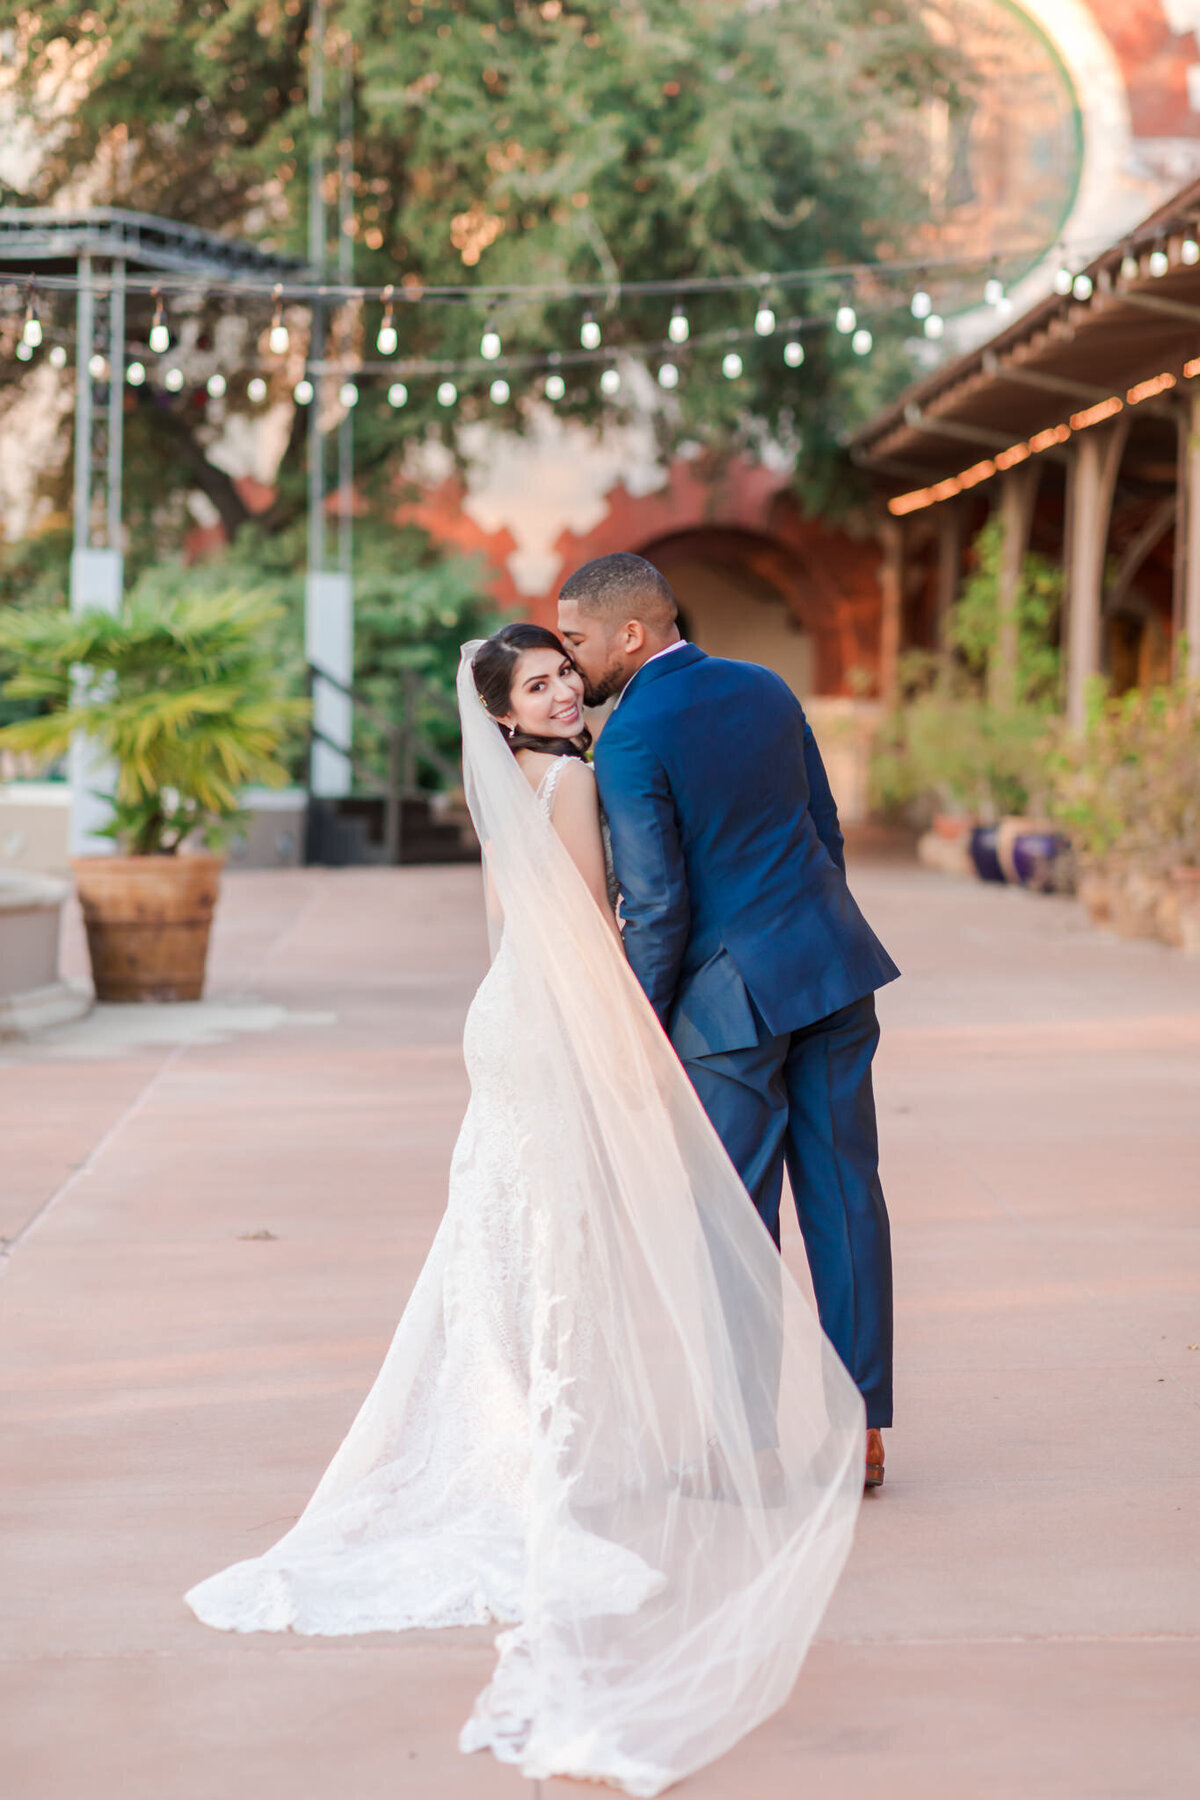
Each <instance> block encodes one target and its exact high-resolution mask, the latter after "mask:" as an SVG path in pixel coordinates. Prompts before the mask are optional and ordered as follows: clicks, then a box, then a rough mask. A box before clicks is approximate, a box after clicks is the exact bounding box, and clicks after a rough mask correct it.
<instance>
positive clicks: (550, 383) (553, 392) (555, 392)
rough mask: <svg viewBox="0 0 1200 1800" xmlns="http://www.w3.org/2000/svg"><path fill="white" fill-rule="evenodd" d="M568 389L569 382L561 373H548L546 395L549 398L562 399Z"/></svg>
mask: <svg viewBox="0 0 1200 1800" xmlns="http://www.w3.org/2000/svg"><path fill="white" fill-rule="evenodd" d="M566 391H567V384H566V382H565V381H564V380H563V378H562V376H561V375H547V377H546V384H545V389H544V392H545V395H546V398H547V400H561V399H562V398H563V396H564V394H565V393H566Z"/></svg>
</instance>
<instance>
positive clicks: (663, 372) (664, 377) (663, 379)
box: [658, 362, 679, 388]
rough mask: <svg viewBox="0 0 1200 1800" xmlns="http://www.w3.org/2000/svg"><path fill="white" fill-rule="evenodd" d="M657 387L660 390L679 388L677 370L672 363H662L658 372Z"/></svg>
mask: <svg viewBox="0 0 1200 1800" xmlns="http://www.w3.org/2000/svg"><path fill="white" fill-rule="evenodd" d="M658 385H659V387H661V388H674V387H678V386H679V370H678V369H677V368H676V367H675V364H674V363H672V362H665V363H663V365H662V367H661V368H660V369H659V371H658Z"/></svg>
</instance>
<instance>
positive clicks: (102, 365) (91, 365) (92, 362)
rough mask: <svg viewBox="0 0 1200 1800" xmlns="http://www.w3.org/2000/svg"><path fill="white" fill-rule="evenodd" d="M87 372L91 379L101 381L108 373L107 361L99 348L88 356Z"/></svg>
mask: <svg viewBox="0 0 1200 1800" xmlns="http://www.w3.org/2000/svg"><path fill="white" fill-rule="evenodd" d="M88 374H89V375H90V376H91V378H92V380H93V381H103V380H104V377H105V376H106V375H107V374H108V363H107V361H106V359H105V358H104V357H103V356H101V354H100V352H99V350H97V351H95V352H94V353H93V354H92V355H91V356H90V357H89V358H88Z"/></svg>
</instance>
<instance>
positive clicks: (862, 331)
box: [850, 325, 875, 356]
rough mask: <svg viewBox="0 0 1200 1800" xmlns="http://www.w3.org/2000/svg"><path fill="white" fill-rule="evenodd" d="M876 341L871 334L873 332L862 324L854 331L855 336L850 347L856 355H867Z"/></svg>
mask: <svg viewBox="0 0 1200 1800" xmlns="http://www.w3.org/2000/svg"><path fill="white" fill-rule="evenodd" d="M874 342H875V339H874V338H873V337H872V336H871V333H870V332H869V331H868V330H867V328H866V326H865V325H860V326H859V328H858V330H857V331H856V332H855V333H854V336H853V337H852V338H851V339H850V348H851V349H852V350H853V352H854V354H855V356H867V355H868V354H869V353H870V350H871V346H872V344H873V343H874Z"/></svg>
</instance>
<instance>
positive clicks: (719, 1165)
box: [187, 644, 864, 1795]
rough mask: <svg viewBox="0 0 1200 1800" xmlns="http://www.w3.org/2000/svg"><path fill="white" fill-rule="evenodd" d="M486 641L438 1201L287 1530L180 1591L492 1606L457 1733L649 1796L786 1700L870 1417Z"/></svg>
mask: <svg viewBox="0 0 1200 1800" xmlns="http://www.w3.org/2000/svg"><path fill="white" fill-rule="evenodd" d="M476 648H477V646H476V645H474V644H468V645H466V646H465V647H464V653H463V661H462V664H461V666H460V670H459V678H458V693H459V707H460V712H461V714H462V727H463V767H464V776H465V782H466V791H467V799H468V802H469V805H470V808H471V816H472V818H473V820H474V822H475V827H476V830H477V832H478V834H479V839H480V842H481V844H482V845H483V850H484V861H485V870H486V882H487V892H488V904H489V914H490V915H491V918H492V921H493V925H494V927H495V936H494V939H493V950H494V956H493V961H492V965H491V968H490V970H489V972H488V974H487V976H486V977H485V979H484V981H483V984H482V985H481V987H480V989H479V992H478V994H477V995H476V997H475V1000H474V1001H473V1003H472V1006H471V1011H470V1014H469V1015H468V1019H467V1029H466V1034H465V1038H464V1051H465V1054H466V1060H467V1066H468V1071H469V1073H470V1076H471V1085H472V1095H471V1104H470V1106H469V1108H468V1110H467V1116H466V1118H465V1120H464V1122H463V1128H462V1131H461V1133H460V1136H459V1140H458V1144H457V1146H456V1148H455V1153H454V1161H453V1164H452V1167H451V1174H450V1193H449V1202H448V1205H447V1209H446V1216H445V1218H444V1219H443V1221H442V1224H441V1226H440V1228H439V1230H438V1234H437V1237H436V1239H435V1242H434V1244H433V1246H432V1248H431V1250H430V1253H429V1257H428V1259H427V1261H426V1263H425V1266H424V1268H423V1269H422V1271H421V1275H420V1277H419V1279H418V1281H417V1283H416V1286H415V1287H414V1289H413V1292H412V1295H411V1297H410V1299H409V1302H408V1305H407V1306H406V1308H405V1311H404V1316H403V1318H402V1319H401V1321H400V1324H399V1327H398V1328H397V1331H396V1334H395V1337H394V1339H393V1341H392V1345H391V1348H390V1349H389V1351H388V1354H387V1357H386V1359H385V1361H384V1364H383V1367H382V1369H381V1370H380V1373H379V1375H378V1377H377V1379H376V1381H375V1383H374V1386H373V1387H372V1389H371V1391H370V1393H369V1394H368V1396H367V1398H366V1400H365V1401H364V1403H363V1405H362V1407H361V1409H360V1411H359V1413H358V1416H357V1418H356V1419H355V1420H354V1423H353V1424H352V1426H351V1428H350V1430H349V1432H348V1433H347V1436H346V1438H345V1440H344V1441H343V1443H342V1445H341V1447H340V1448H339V1450H338V1452H337V1454H336V1455H335V1456H334V1458H333V1461H332V1462H331V1463H330V1465H329V1467H328V1469H327V1470H326V1472H325V1474H324V1476H323V1477H322V1479H321V1482H320V1484H319V1486H318V1487H317V1490H316V1492H315V1493H314V1494H313V1497H312V1499H311V1500H310V1501H309V1503H308V1505H307V1506H306V1507H305V1509H304V1511H303V1513H302V1514H301V1516H300V1518H299V1519H298V1520H297V1522H296V1524H295V1525H294V1526H293V1527H292V1528H291V1530H290V1531H288V1532H287V1534H286V1535H285V1536H284V1537H283V1538H281V1539H280V1540H279V1542H278V1543H276V1544H274V1545H273V1546H272V1547H271V1548H270V1549H268V1550H267V1551H266V1552H265V1553H264V1554H262V1555H260V1556H257V1557H253V1558H251V1559H249V1560H248V1561H245V1562H240V1563H236V1564H234V1565H233V1566H232V1567H231V1568H229V1569H225V1570H223V1571H222V1572H221V1573H220V1574H218V1575H214V1576H212V1577H210V1578H209V1579H208V1580H206V1581H202V1582H201V1583H199V1585H198V1586H196V1587H194V1588H193V1589H192V1590H191V1591H190V1592H189V1594H188V1595H187V1601H188V1604H189V1605H190V1606H191V1607H192V1610H193V1611H194V1612H195V1613H196V1615H197V1616H198V1617H199V1618H200V1619H202V1620H203V1621H204V1622H205V1623H206V1624H209V1625H213V1626H216V1627H218V1628H220V1629H224V1630H233V1631H284V1630H294V1631H298V1632H303V1633H309V1634H314V1635H341V1634H346V1633H352V1632H364V1631H396V1630H404V1629H411V1628H413V1627H415V1626H425V1627H430V1628H433V1627H442V1626H452V1625H462V1624H468V1623H480V1622H483V1621H486V1620H488V1619H493V1620H496V1621H497V1622H499V1623H501V1624H503V1625H505V1626H507V1627H508V1629H507V1630H505V1631H504V1632H503V1633H502V1634H501V1635H500V1637H499V1638H498V1639H497V1648H498V1650H499V1658H498V1661H497V1664H496V1668H495V1671H494V1674H493V1677H492V1680H491V1682H490V1683H489V1684H488V1686H487V1687H486V1688H485V1690H484V1691H483V1693H482V1694H481V1695H480V1696H479V1699H478V1700H477V1702H476V1705H475V1709H474V1712H473V1714H472V1717H471V1719H470V1720H469V1721H468V1723H467V1724H466V1725H465V1726H464V1728H463V1732H462V1737H461V1740H460V1741H461V1744H462V1747H463V1749H465V1750H475V1749H484V1748H487V1749H490V1750H492V1751H493V1752H494V1753H495V1754H496V1755H497V1756H498V1757H500V1758H502V1759H503V1760H505V1761H507V1762H512V1763H516V1764H517V1765H519V1767H520V1768H521V1769H522V1771H523V1772H524V1773H525V1774H526V1775H527V1776H530V1777H532V1778H542V1777H549V1776H552V1775H565V1776H575V1777H579V1778H583V1779H591V1780H598V1781H608V1782H610V1783H613V1784H614V1785H616V1786H619V1787H623V1788H624V1789H625V1790H626V1791H627V1792H628V1793H630V1794H634V1795H654V1794H658V1793H660V1792H662V1790H663V1789H664V1788H666V1787H669V1786H670V1785H671V1783H672V1782H674V1781H677V1780H679V1779H680V1777H682V1776H684V1775H686V1774H688V1773H689V1772H690V1771H691V1770H693V1769H696V1768H698V1767H700V1766H701V1765H702V1764H704V1763H707V1762H710V1761H711V1760H712V1759H713V1758H714V1757H716V1756H718V1755H720V1754H721V1752H722V1751H724V1750H726V1749H728V1748H729V1746H730V1745H732V1744H733V1743H735V1742H736V1741H737V1739H738V1738H740V1737H741V1736H743V1734H744V1733H745V1732H747V1731H749V1730H750V1729H751V1728H752V1727H753V1726H754V1725H756V1724H758V1723H759V1721H760V1720H762V1719H764V1718H766V1717H767V1716H768V1715H769V1714H770V1713H772V1712H773V1711H774V1710H775V1709H776V1708H777V1707H779V1706H780V1705H782V1703H783V1701H784V1700H785V1699H786V1698H787V1695H788V1693H789V1691H790V1689H791V1687H792V1684H793V1682H794V1681H795V1678H796V1675H797V1673H798V1671H799V1668H800V1664H801V1662H802V1661H803V1658H804V1654H805V1652H806V1650H807V1648H808V1645H809V1642H810V1641H811V1639H812V1636H813V1633H814V1632H815V1630H816V1627H817V1624H818V1621H819V1619H820V1617H821V1613H822V1611H823V1609H824V1607H825V1604H826V1601H827V1600H828V1598H829V1595H830V1593H831V1591H832V1589H833V1586H834V1583H835V1582H836V1580H837V1577H838V1574H839V1572H840V1570H841V1568H842V1565H843V1563H844V1561H845V1558H846V1555H847V1553H848V1551H849V1548H850V1541H851V1537H852V1534H853V1530H854V1522H855V1517H856V1514H857V1509H858V1506H859V1503H860V1500H861V1496H862V1455H863V1432H864V1416H863V1408H862V1403H861V1401H860V1399H859V1396H858V1393H857V1391H856V1389H855V1387H854V1385H853V1383H852V1382H851V1380H850V1378H849V1376H848V1375H847V1373H846V1371H845V1369H844V1368H843V1366H842V1364H841V1362H840V1360H839V1359H838V1356H837V1354H836V1352H835V1351H834V1350H833V1348H832V1346H831V1345H830V1344H829V1343H828V1341H827V1340H826V1338H825V1337H824V1335H823V1333H822V1332H821V1330H820V1327H819V1326H818V1324H817V1321H816V1319H815V1317H814V1316H813V1313H812V1311H811V1309H810V1307H809V1306H808V1304H807V1302H806V1301H805V1300H804V1299H803V1298H802V1296H801V1294H800V1292H799V1290H798V1289H797V1288H796V1286H795V1285H794V1283H793V1282H792V1281H791V1279H790V1278H789V1276H788V1275H787V1272H786V1270H785V1269H784V1268H783V1266H782V1264H781V1262H780V1260H779V1257H778V1255H777V1253H776V1251H775V1248H774V1246H773V1245H772V1243H771V1240H770V1238H769V1237H768V1235H767V1233H766V1232H765V1231H764V1229H763V1227H762V1225H761V1223H760V1222H759V1219H758V1216H757V1214H756V1213H755V1211H754V1209H753V1207H752V1205H751V1203H750V1201H749V1199H748V1197H747V1195H746V1192H745V1190H744V1188H743V1187H742V1185H741V1183H740V1181H739V1179H738V1177H737V1175H736V1173H735V1171H734V1169H733V1166H732V1164H731V1163H730V1162H729V1159H728V1158H727V1156H726V1154H725V1151H724V1149H723V1148H722V1146H721V1143H720V1141H719V1139H718V1138H717V1136H716V1133H715V1132H714V1131H713V1129H712V1127H711V1125H710V1124H709V1122H708V1119H707V1117H706V1116H705V1114H704V1112H703V1110H702V1108H701V1106H700V1103H699V1101H698V1100H697V1098H696V1095H695V1093H694V1092H693V1090H692V1088H691V1086H690V1084H689V1082H688V1080H687V1077H686V1076H685V1075H684V1073H683V1069H682V1067H681V1065H680V1064H679V1062H678V1061H677V1060H676V1057H675V1054H674V1052H673V1051H672V1049H671V1047H670V1044H669V1043H668V1042H667V1040H666V1038H665V1037H664V1035H663V1033H662V1030H661V1028H660V1026H659V1024H658V1021H657V1019H656V1018H655V1015H654V1013H653V1011H652V1009H651V1008H650V1005H649V1003H648V1002H647V1000H646V999H645V996H644V995H643V993H642V990H641V988H640V987H639V985H638V983H637V981H636V979H635V977H634V975H633V974H632V972H631V970H630V969H629V967H628V964H627V963H626V961H625V958H624V956H623V954H622V952H621V949H620V946H619V944H618V942H617V940H616V937H615V935H614V933H613V931H612V930H611V928H610V926H609V924H608V923H607V922H606V921H605V919H604V917H603V916H602V914H601V912H600V910H599V908H598V907H597V905H596V903H595V901H594V900H593V898H592V896H591V894H590V892H589V891H588V888H587V887H586V885H585V883H584V882H583V880H582V878H581V877H580V875H579V873H578V871H577V869H576V868H575V865H574V863H573V862H572V861H571V858H570V856H569V855H568V854H567V851H566V850H565V848H564V846H563V845H562V843H561V842H560V840H559V838H558V836H557V835H556V833H555V831H554V827H553V824H552V821H551V806H552V804H553V802H552V798H551V794H550V789H549V788H547V790H545V791H543V792H540V793H539V794H537V795H535V794H534V791H533V790H532V788H531V787H530V785H529V782H528V781H527V780H526V778H525V776H524V774H523V773H522V772H521V770H520V768H519V767H518V765H517V762H516V760H515V758H514V757H513V755H512V753H511V751H510V750H509V748H508V745H507V743H506V742H505V740H504V738H503V736H502V734H501V731H500V729H499V727H498V726H497V725H496V724H495V722H494V721H493V720H492V719H491V717H490V716H489V715H488V714H487V713H486V712H485V710H484V709H483V707H482V705H481V704H480V701H479V699H478V697H477V694H476V691H475V683H474V676H473V671H472V666H471V665H472V658H473V655H474V652H475V650H476ZM554 770H555V774H554V777H553V779H557V778H558V777H559V776H562V775H564V774H570V775H571V776H572V778H577V777H578V773H579V772H578V770H572V769H571V768H570V767H569V766H565V765H564V763H563V762H562V761H559V762H558V763H556V764H555V765H554Z"/></svg>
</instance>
